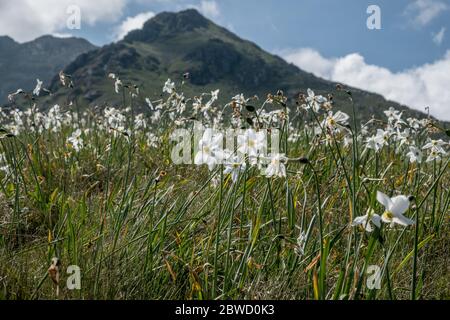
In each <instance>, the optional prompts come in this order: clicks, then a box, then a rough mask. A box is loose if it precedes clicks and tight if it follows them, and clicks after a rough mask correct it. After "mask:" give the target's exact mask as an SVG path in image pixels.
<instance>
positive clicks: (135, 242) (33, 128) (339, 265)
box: [0, 73, 450, 300]
mask: <svg viewBox="0 0 450 320" xmlns="http://www.w3.org/2000/svg"><path fill="white" fill-rule="evenodd" d="M109 77H110V80H111V87H110V88H109V90H110V91H111V92H114V91H115V94H117V96H118V97H120V98H121V99H122V103H121V104H120V105H116V106H114V107H113V106H96V107H87V106H82V105H79V104H77V103H76V101H67V102H66V103H59V104H58V105H54V104H52V105H48V103H47V101H48V100H46V99H45V97H41V96H40V95H42V92H43V90H44V89H43V88H42V86H43V84H42V82H39V81H38V84H37V86H36V89H35V90H34V92H24V91H23V90H18V91H17V92H16V93H13V94H11V95H10V97H9V99H10V101H11V102H12V103H13V105H14V107H13V108H11V109H9V110H6V109H4V110H2V112H1V114H0V119H1V132H0V134H1V139H0V143H1V145H0V186H1V190H0V191H1V192H0V299H336V300H346V299H369V300H370V299H448V298H450V270H449V267H450V263H449V256H450V255H449V253H450V252H449V248H450V237H449V213H450V210H449V206H450V171H449V156H448V148H449V143H448V131H447V132H446V131H445V129H444V128H441V125H439V124H437V123H435V122H434V120H433V119H431V118H425V119H413V118H408V117H406V116H405V115H403V114H402V113H401V112H399V111H396V110H394V109H389V110H386V111H385V113H384V114H385V117H384V118H381V119H375V118H374V119H371V120H370V121H368V122H366V121H364V122H361V121H360V120H359V118H358V117H357V115H358V110H357V109H356V107H355V106H354V105H353V102H352V93H351V91H348V90H346V89H345V88H343V87H338V88H337V89H336V91H335V92H329V95H326V94H327V93H322V94H323V95H324V96H322V95H318V94H315V93H314V92H313V91H312V90H308V92H305V93H304V94H303V95H300V96H299V97H297V98H296V99H288V98H286V97H285V96H284V93H283V92H281V91H279V92H277V93H273V94H269V95H268V96H267V97H259V99H258V98H257V97H250V98H248V97H244V96H243V95H241V94H239V95H236V96H235V97H233V98H231V97H222V98H224V99H225V98H226V99H229V102H228V103H220V102H219V100H220V99H219V97H220V92H219V91H213V92H210V93H203V94H200V93H199V94H198V95H197V96H196V97H187V96H185V95H184V94H183V85H184V84H183V83H182V80H180V81H178V82H172V81H171V80H168V81H167V82H166V83H165V84H161V87H162V88H163V93H162V95H161V96H158V97H156V98H155V97H146V96H144V95H143V94H141V93H140V92H139V88H138V87H137V86H135V85H133V84H132V83H129V82H128V81H126V80H124V79H122V80H121V79H119V77H118V76H117V75H114V74H110V75H109ZM186 77H187V76H186ZM60 80H61V86H66V87H71V86H72V83H71V82H70V77H69V76H67V75H65V74H63V73H61V74H60ZM163 85H164V86H163ZM338 95H339V96H341V98H342V97H343V98H344V100H345V101H347V103H348V105H351V106H352V110H353V114H350V115H347V114H345V113H344V112H341V111H339V110H340V107H342V106H340V105H339V103H334V102H333V101H334V100H333V96H338ZM199 127H202V128H203V129H199ZM199 130H200V136H199V139H198V141H197V143H195V142H194V140H195V138H194V136H195V132H198V131H199ZM231 132H233V134H232V133H231ZM197 135H198V134H197ZM230 137H231V138H230ZM226 141H228V142H229V141H233V143H225V142H226ZM191 144H192V146H191ZM180 145H181V146H182V147H186V146H187V147H189V149H188V150H190V151H189V152H188V154H186V152H184V153H183V152H181V151H183V150H182V148H180ZM230 146H231V147H230ZM274 150H277V151H276V152H274ZM184 151H186V149H184ZM181 153H183V154H182V155H181V156H180V154H181ZM180 157H181V159H182V161H178V160H180ZM69 266H72V269H73V266H76V267H77V268H79V271H80V274H81V280H80V281H81V282H80V283H78V285H79V286H78V287H77V288H75V289H73V288H70V287H69V286H68V285H67V282H70V281H67V279H68V278H69V277H70V276H71V272H70V270H69V269H68V267H69Z"/></svg>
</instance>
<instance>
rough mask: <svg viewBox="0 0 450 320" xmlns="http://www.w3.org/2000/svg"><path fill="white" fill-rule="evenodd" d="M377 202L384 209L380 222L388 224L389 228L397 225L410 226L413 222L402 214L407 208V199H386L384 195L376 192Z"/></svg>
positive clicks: (401, 197)
mask: <svg viewBox="0 0 450 320" xmlns="http://www.w3.org/2000/svg"><path fill="white" fill-rule="evenodd" d="M377 200H378V202H379V203H381V204H382V205H383V206H384V207H385V209H386V210H385V211H384V213H383V214H382V215H381V220H382V221H383V222H384V223H390V224H391V226H392V225H394V224H399V225H402V226H405V227H406V226H410V225H413V224H414V221H413V220H411V219H409V218H407V217H405V216H404V215H403V214H404V213H405V212H406V211H407V210H408V208H409V204H410V202H409V199H408V197H406V196H396V197H393V198H390V197H388V196H387V195H385V194H384V193H382V192H380V191H377Z"/></svg>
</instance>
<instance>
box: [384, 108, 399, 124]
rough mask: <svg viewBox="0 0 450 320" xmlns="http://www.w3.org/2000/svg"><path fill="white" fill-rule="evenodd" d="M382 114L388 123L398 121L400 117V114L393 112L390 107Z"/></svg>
mask: <svg viewBox="0 0 450 320" xmlns="http://www.w3.org/2000/svg"><path fill="white" fill-rule="evenodd" d="M384 114H385V115H386V117H388V120H389V121H394V120H397V121H399V120H400V118H401V116H402V113H401V112H400V111H398V110H395V109H394V108H393V107H390V108H389V110H386V111H384Z"/></svg>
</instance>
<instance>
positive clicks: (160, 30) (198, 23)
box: [124, 9, 211, 42]
mask: <svg viewBox="0 0 450 320" xmlns="http://www.w3.org/2000/svg"><path fill="white" fill-rule="evenodd" d="M210 23H211V22H210V21H209V20H208V19H206V18H205V17H204V16H202V15H201V14H200V13H199V12H198V11H197V10H195V9H187V10H184V11H180V12H176V13H175V12H161V13H159V14H157V15H156V16H155V17H153V18H152V19H150V20H148V21H147V22H146V23H145V24H144V26H143V28H142V29H140V30H134V31H131V32H130V33H129V34H128V35H127V36H126V37H125V38H124V41H125V42H133V41H140V42H152V41H155V40H156V39H158V38H159V37H168V36H173V35H177V34H180V33H184V32H190V31H193V30H195V29H199V28H207V27H208V26H209V24H210Z"/></svg>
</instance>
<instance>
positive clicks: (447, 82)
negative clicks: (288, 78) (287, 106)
mask: <svg viewBox="0 0 450 320" xmlns="http://www.w3.org/2000/svg"><path fill="white" fill-rule="evenodd" d="M280 54H281V55H282V56H283V57H284V58H285V59H286V60H287V61H289V62H292V63H294V64H295V65H297V66H298V67H300V68H301V69H303V70H306V71H308V72H312V73H313V74H315V75H317V76H319V77H322V78H325V79H328V80H331V81H335V82H341V83H345V84H347V85H350V86H353V87H357V88H360V89H363V90H368V91H371V92H376V93H378V94H381V95H383V96H384V97H385V98H386V99H389V100H393V101H397V102H399V103H402V104H405V105H407V106H410V107H411V108H414V109H417V110H420V111H425V107H430V112H431V114H432V115H433V116H435V117H437V118H439V119H442V120H450V91H449V90H448V88H450V73H449V72H448V70H450V50H449V51H447V53H446V55H445V56H444V57H443V58H442V59H440V60H437V61H435V62H433V63H430V64H425V65H423V66H420V67H416V68H412V69H409V70H404V71H402V72H397V73H395V72H392V71H390V70H389V69H386V68H383V67H380V66H376V65H370V64H367V63H366V62H365V60H364V57H363V56H361V55H360V54H359V53H352V54H349V55H347V56H344V57H341V58H331V59H327V58H325V57H323V56H322V55H321V54H320V53H319V52H317V51H315V50H313V49H308V48H306V49H299V50H287V51H286V50H285V51H281V52H280Z"/></svg>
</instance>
